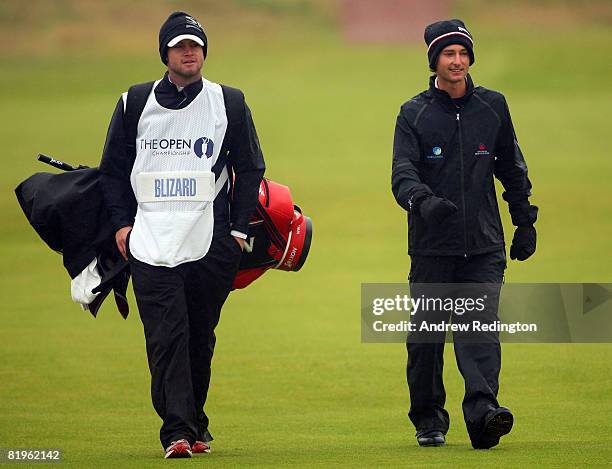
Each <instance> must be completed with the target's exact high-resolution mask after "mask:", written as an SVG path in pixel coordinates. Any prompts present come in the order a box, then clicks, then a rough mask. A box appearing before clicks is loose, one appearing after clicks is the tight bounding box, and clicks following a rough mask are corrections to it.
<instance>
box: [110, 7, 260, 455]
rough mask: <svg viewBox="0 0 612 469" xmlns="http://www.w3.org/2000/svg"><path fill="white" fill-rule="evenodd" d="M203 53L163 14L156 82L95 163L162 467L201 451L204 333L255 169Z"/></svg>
mask: <svg viewBox="0 0 612 469" xmlns="http://www.w3.org/2000/svg"><path fill="white" fill-rule="evenodd" d="M207 51H208V42H207V38H206V35H205V33H204V30H203V28H202V26H201V25H200V24H199V23H198V22H197V21H196V20H195V19H194V18H193V17H192V16H190V15H188V14H187V13H184V12H175V13H173V14H172V15H170V17H169V18H168V19H167V20H166V22H165V23H164V24H163V25H162V27H161V29H160V32H159V53H160V56H161V59H162V62H163V63H164V64H165V65H167V72H166V74H165V75H164V76H163V78H162V79H160V80H158V81H156V82H155V83H154V84H153V85H152V87H151V88H149V91H147V93H146V95H144V97H143V96H140V97H141V98H143V99H142V105H143V106H144V107H141V108H140V109H139V110H138V111H134V107H135V104H134V102H135V101H132V99H135V98H132V97H135V96H136V94H130V93H127V94H126V93H124V95H123V96H122V98H121V99H119V102H118V103H117V107H116V109H115V112H114V114H113V117H112V120H111V123H110V127H109V130H108V135H107V139H106V144H105V147H104V153H103V156H102V162H101V164H100V172H101V174H102V177H101V186H102V191H103V193H104V198H105V200H106V205H107V207H108V210H109V213H110V216H111V221H112V223H113V225H114V229H115V231H116V235H115V237H116V242H117V247H118V249H119V251H120V252H121V254H122V255H123V256H124V257H125V258H126V259H128V258H129V262H130V269H131V272H132V278H133V285H134V292H135V294H136V300H137V303H138V309H139V312H140V317H141V320H142V323H143V325H144V331H145V338H146V345H147V357H148V360H149V368H150V371H151V395H152V399H153V405H154V407H155V410H156V411H157V413H158V414H159V416H160V417H161V418H162V420H163V424H162V427H161V430H160V440H161V443H162V446H163V447H164V448H165V457H167V458H175V457H190V456H191V454H192V452H197V453H202V452H209V451H210V445H209V442H210V441H211V440H212V436H211V435H210V432H209V431H208V423H209V422H208V417H207V416H206V414H205V413H204V403H205V400H206V395H207V392H208V386H209V382H210V365H211V360H212V355H213V350H214V346H215V334H214V329H215V327H216V325H217V323H218V322H219V317H220V313H221V307H222V305H223V303H224V301H225V299H226V298H227V296H228V294H229V292H230V289H231V287H232V282H233V280H234V277H235V275H236V272H237V269H238V265H239V262H240V257H241V253H242V248H243V247H244V243H245V239H246V233H247V226H248V223H249V218H250V215H251V214H252V213H253V211H254V209H255V206H256V203H257V198H258V190H259V184H260V182H261V179H262V176H263V173H264V169H265V165H264V160H263V155H262V153H261V150H260V147H259V142H258V139H257V134H256V132H255V127H254V124H253V120H252V117H251V113H250V111H249V108H248V106H247V105H246V103H245V102H244V96H243V95H242V93H241V92H239V90H235V89H230V88H228V87H224V86H220V85H218V84H216V83H213V82H211V81H208V80H206V79H205V78H203V77H202V75H201V69H202V66H203V63H204V60H205V58H206V55H207ZM138 86H141V85H138ZM134 88H135V87H133V89H134ZM139 89H141V90H142V87H141V88H139ZM140 93H142V91H141V92H140ZM229 97H232V99H231V102H230V99H228V98H229ZM232 109H237V110H238V112H237V113H235V112H234V111H231V110H232ZM232 112H234V113H233V114H232ZM134 114H138V115H137V116H136V118H137V119H138V121H137V122H134V120H135V119H136V118H134ZM136 124H137V125H136ZM232 173H233V175H234V176H235V177H234V178H232V176H231V175H232ZM230 195H232V197H231V199H230Z"/></svg>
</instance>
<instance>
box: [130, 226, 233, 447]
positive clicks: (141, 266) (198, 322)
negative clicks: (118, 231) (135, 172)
mask: <svg viewBox="0 0 612 469" xmlns="http://www.w3.org/2000/svg"><path fill="white" fill-rule="evenodd" d="M128 252H129V249H128ZM240 257H241V249H240V246H239V245H238V243H237V242H236V240H235V239H234V238H233V237H232V236H231V235H230V234H229V233H227V234H224V235H222V236H215V237H214V238H213V241H212V244H211V247H210V250H209V251H208V253H207V254H206V256H205V257H204V258H203V259H200V260H198V261H194V262H187V263H184V264H181V265H179V266H176V267H173V268H169V267H158V266H152V265H149V264H145V263H143V262H140V261H138V260H136V259H134V258H133V257H131V256H130V268H131V271H132V279H133V286H134V293H135V295H136V302H137V304H138V311H139V313H140V319H141V320H142V324H143V326H144V333H145V340H146V346H147V358H148V361H149V370H150V371H151V397H152V399H153V406H154V407H155V410H156V411H157V414H158V415H159V416H160V417H161V419H162V420H163V423H162V426H161V430H160V433H159V435H160V440H161V444H162V446H163V447H164V448H166V447H168V446H169V445H170V443H171V442H172V441H176V440H179V439H181V438H185V439H186V440H188V441H189V442H190V443H191V444H193V443H194V442H195V441H196V440H201V441H210V440H212V436H211V435H210V433H209V431H208V423H209V422H208V417H207V416H206V413H205V412H204V403H205V402H206V396H207V394H208V386H209V383H210V365H211V361H212V356H213V351H214V348H215V341H216V338H215V333H214V330H215V327H216V326H217V324H218V322H219V317H220V314H221V307H222V306H223V303H224V302H225V300H226V298H227V296H228V294H229V292H230V290H231V287H232V283H233V281H234V277H235V275H236V272H237V270H238V265H239V262H240Z"/></svg>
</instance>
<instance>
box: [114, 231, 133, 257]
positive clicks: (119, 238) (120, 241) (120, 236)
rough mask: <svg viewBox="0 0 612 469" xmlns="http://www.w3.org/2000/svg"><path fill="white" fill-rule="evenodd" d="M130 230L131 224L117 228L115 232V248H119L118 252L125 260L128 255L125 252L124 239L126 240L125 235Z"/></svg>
mask: <svg viewBox="0 0 612 469" xmlns="http://www.w3.org/2000/svg"><path fill="white" fill-rule="evenodd" d="M130 231H132V227H131V226H124V227H123V228H121V229H119V230H117V232H116V233H115V241H116V242H117V248H118V249H119V252H120V253H121V255H122V256H123V258H124V259H125V260H126V261H127V260H128V256H127V252H126V246H125V241H126V240H127V235H128V233H129V232H130Z"/></svg>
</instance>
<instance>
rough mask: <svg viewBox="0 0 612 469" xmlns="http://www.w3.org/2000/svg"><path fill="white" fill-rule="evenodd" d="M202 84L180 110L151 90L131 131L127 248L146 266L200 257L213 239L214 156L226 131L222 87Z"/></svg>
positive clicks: (174, 264) (179, 262) (209, 83)
mask: <svg viewBox="0 0 612 469" xmlns="http://www.w3.org/2000/svg"><path fill="white" fill-rule="evenodd" d="M202 81H203V88H202V91H200V93H199V94H198V96H197V97H196V98H195V99H194V100H193V101H192V102H191V103H190V104H189V105H188V106H187V107H185V108H184V109H178V110H172V109H166V108H164V107H162V106H160V105H159V104H158V103H157V101H156V99H155V92H154V91H153V90H154V89H155V87H156V86H157V84H158V83H159V82H155V84H154V85H153V90H152V91H151V94H150V95H149V97H148V99H147V103H146V105H145V107H144V110H143V112H142V115H141V117H140V121H139V122H138V131H137V135H136V160H135V161H134V167H133V168H132V173H131V176H130V180H131V183H132V189H133V190H134V194H135V195H136V200H137V201H138V210H137V212H136V220H135V222H134V228H133V230H132V232H131V234H130V243H129V248H130V253H131V254H132V256H134V257H135V258H136V259H138V260H139V261H142V262H145V263H147V264H151V265H158V266H166V267H174V266H176V265H179V264H182V263H184V262H189V261H194V260H197V259H201V258H202V257H204V256H205V255H206V253H207V252H208V249H209V248H210V244H211V242H212V236H213V228H214V218H213V202H214V199H215V176H214V173H213V172H212V167H213V165H214V164H215V162H216V161H217V158H218V156H219V151H220V149H221V144H222V143H223V138H224V137H225V132H226V130H227V115H226V112H225V103H224V100H223V92H222V90H221V86H219V85H218V84H216V83H212V82H210V81H208V80H206V79H202Z"/></svg>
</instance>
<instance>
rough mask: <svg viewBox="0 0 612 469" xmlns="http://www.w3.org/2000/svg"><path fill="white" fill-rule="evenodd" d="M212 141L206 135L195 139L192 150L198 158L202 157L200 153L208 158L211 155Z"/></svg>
mask: <svg viewBox="0 0 612 469" xmlns="http://www.w3.org/2000/svg"><path fill="white" fill-rule="evenodd" d="M213 147H214V144H213V141H212V140H211V139H210V138H208V137H200V138H198V139H197V140H196V141H195V144H194V145H193V151H194V152H195V154H196V156H197V157H198V158H202V155H206V158H210V157H211V156H212V155H213Z"/></svg>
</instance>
